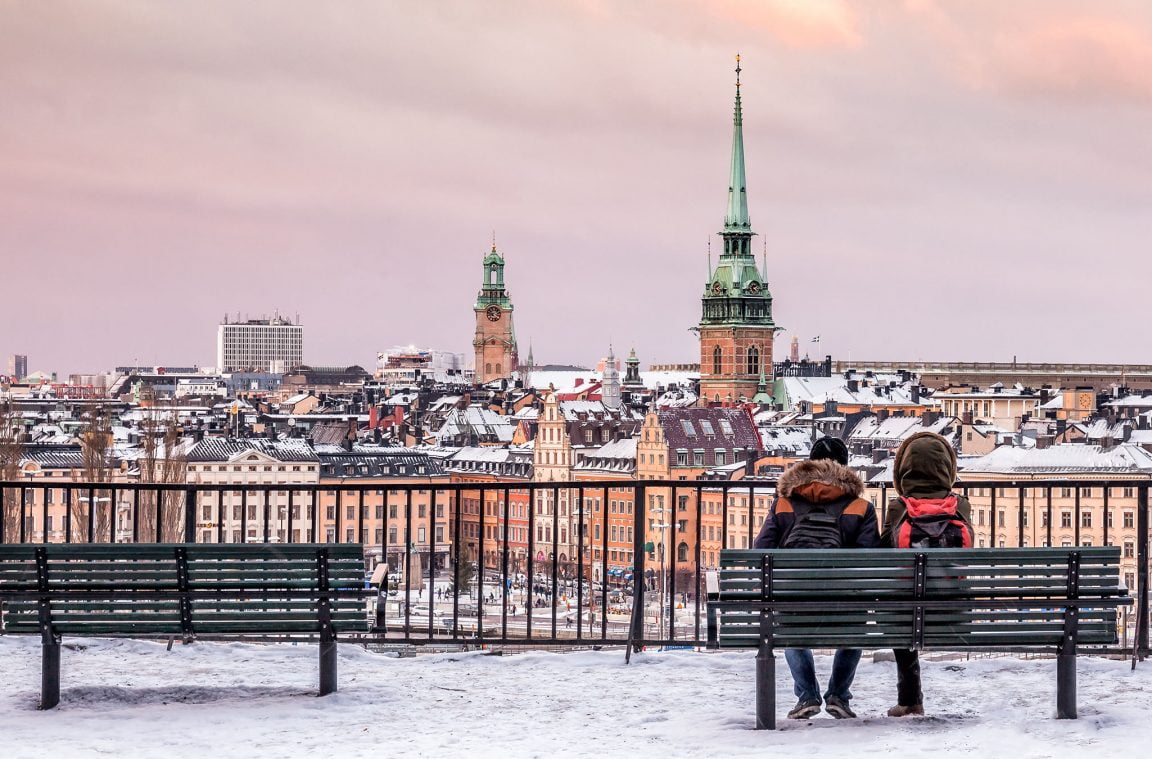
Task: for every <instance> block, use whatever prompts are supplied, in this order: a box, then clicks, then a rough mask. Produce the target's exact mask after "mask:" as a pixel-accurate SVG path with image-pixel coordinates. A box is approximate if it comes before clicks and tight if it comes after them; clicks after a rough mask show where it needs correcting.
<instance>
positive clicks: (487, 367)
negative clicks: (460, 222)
mask: <svg viewBox="0 0 1152 759" xmlns="http://www.w3.org/2000/svg"><path fill="white" fill-rule="evenodd" d="M473 310H474V311H475V312H476V336H475V337H474V338H473V340H472V347H473V348H474V349H475V350H476V379H475V381H476V384H478V385H482V384H484V383H486V382H491V381H493V380H498V379H508V378H511V376H512V372H514V371H516V369H517V365H516V364H517V353H516V330H515V328H514V327H513V326H512V300H511V298H509V297H508V291H507V290H505V289H504V257H503V256H501V255H500V254H499V253H497V252H496V242H495V241H493V242H492V252H491V253H489V254H488V255H486V256H484V284H483V286H482V287H481V288H480V292H479V293H478V294H477V296H476V305H475V306H473Z"/></svg>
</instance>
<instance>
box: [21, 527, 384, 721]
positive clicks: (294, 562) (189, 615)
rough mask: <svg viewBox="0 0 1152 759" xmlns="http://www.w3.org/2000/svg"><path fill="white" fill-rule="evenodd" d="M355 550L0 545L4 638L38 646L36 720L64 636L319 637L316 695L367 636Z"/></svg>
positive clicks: (56, 695) (50, 688) (55, 698)
mask: <svg viewBox="0 0 1152 759" xmlns="http://www.w3.org/2000/svg"><path fill="white" fill-rule="evenodd" d="M371 594H372V592H371V591H366V590H364V550H363V546H361V545H357V544H332V545H326V544H302V545H275V544H264V543H260V544H236V545H233V544H205V545H195V544H183V543H176V544H163V543H156V544H87V545H61V544H46V545H0V607H2V612H3V613H2V614H0V631H2V632H3V633H4V634H17V635H18V634H26V635H36V634H38V635H40V636H41V640H42V643H43V646H42V675H41V697H40V708H41V709H51V708H52V707H54V706H56V704H57V703H59V701H60V640H61V638H62V637H64V636H66V635H67V636H102V637H126V638H137V637H169V638H174V637H180V638H182V639H183V640H186V641H191V640H194V639H197V638H211V637H217V638H221V637H228V638H232V637H237V636H253V635H262V636H273V635H313V634H314V635H319V638H320V695H322V696H323V695H326V694H328V693H331V692H333V691H335V690H336V637H337V635H338V634H340V633H345V632H354V631H359V632H364V631H366V630H367V629H368V614H367V604H366V600H365V599H366V597H367V596H368V595H371Z"/></svg>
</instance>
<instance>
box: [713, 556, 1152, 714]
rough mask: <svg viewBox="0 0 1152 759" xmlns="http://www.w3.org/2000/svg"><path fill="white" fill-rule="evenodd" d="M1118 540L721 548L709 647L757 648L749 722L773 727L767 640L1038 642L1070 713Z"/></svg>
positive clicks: (1102, 632) (1110, 622) (1105, 625)
mask: <svg viewBox="0 0 1152 759" xmlns="http://www.w3.org/2000/svg"><path fill="white" fill-rule="evenodd" d="M1119 564H1120V549H1119V548H1118V547H1115V546H1102V547H1098V548H1093V547H1077V548H983V549H947V548H930V549H918V550H911V549H902V550H897V549H826V550H804V549H788V550H779V549H774V550H725V551H721V554H720V570H719V573H718V577H716V578H714V579H715V580H718V585H717V586H716V587H711V588H709V601H708V647H709V648H756V649H758V651H759V653H758V654H757V656H756V727H757V729H769V730H771V729H775V727H776V714H775V712H776V690H775V676H776V665H775V656H774V654H773V651H774V650H775V649H777V648H912V649H917V650H924V649H938V650H949V651H956V650H965V649H1010V650H1015V649H1032V648H1047V649H1050V650H1052V651H1053V652H1055V653H1056V654H1057V660H1056V662H1057V664H1056V682H1057V697H1056V700H1057V717H1058V718H1064V719H1074V718H1075V717H1076V647H1077V645H1081V644H1087V645H1109V644H1114V643H1116V610H1117V608H1118V607H1120V606H1124V605H1128V604H1131V603H1132V598H1131V597H1130V596H1129V595H1128V590H1127V589H1126V588H1125V587H1124V586H1123V585H1122V584H1121V583H1120V581H1119Z"/></svg>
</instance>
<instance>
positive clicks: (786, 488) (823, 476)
mask: <svg viewBox="0 0 1152 759" xmlns="http://www.w3.org/2000/svg"><path fill="white" fill-rule="evenodd" d="M776 489H777V491H778V492H779V493H780V495H781V496H782V497H784V498H791V497H792V496H793V495H798V496H800V497H801V498H803V499H804V500H806V501H810V502H812V503H828V502H829V501H835V500H838V499H840V498H844V497H845V496H852V497H853V498H859V497H860V496H862V495H863V494H864V481H863V480H861V479H860V475H858V474H856V473H855V472H853V471H852V470H851V469H849V468H848V467H846V466H844V465H843V464H840V463H837V462H835V461H832V460H831V459H821V460H820V461H801V462H800V463H798V464H795V465H793V466H791V467H789V468H788V470H787V471H785V472H784V474H783V475H781V476H780V482H779V483H778V484H777V486H776Z"/></svg>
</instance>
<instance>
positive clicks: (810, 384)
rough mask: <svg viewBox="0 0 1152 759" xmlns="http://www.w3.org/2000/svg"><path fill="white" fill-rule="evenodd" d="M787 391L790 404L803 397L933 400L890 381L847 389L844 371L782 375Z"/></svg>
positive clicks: (820, 400)
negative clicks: (827, 374) (826, 374)
mask: <svg viewBox="0 0 1152 759" xmlns="http://www.w3.org/2000/svg"><path fill="white" fill-rule="evenodd" d="M780 381H781V382H782V383H783V384H784V392H785V393H786V394H787V397H788V401H789V403H791V404H797V403H800V402H802V401H807V402H809V403H815V404H824V403H827V402H829V401H835V402H836V403H841V404H846V405H862V406H875V405H881V406H911V407H919V406H927V405H931V402H930V401H929V400H928V399H927V398H924V397H921V399H920V400H919V401H918V402H913V400H912V390H911V385H896V386H895V387H892V386H891V385H889V384H888V383H884V384H873V385H868V386H864V385H861V386H859V388H858V389H857V390H855V391H853V390H849V389H848V380H846V379H845V378H844V377H843V376H842V375H837V376H834V377H781V378H780Z"/></svg>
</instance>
